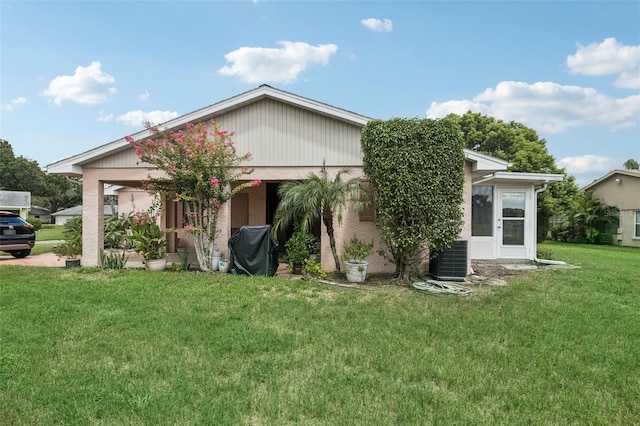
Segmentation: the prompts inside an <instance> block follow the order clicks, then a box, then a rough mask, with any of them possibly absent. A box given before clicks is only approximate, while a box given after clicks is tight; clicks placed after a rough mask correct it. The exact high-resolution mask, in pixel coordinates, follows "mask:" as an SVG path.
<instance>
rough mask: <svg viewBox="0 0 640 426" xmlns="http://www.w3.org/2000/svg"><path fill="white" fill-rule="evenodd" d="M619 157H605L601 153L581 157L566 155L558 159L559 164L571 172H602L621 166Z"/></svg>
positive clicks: (577, 173) (578, 173)
mask: <svg viewBox="0 0 640 426" xmlns="http://www.w3.org/2000/svg"><path fill="white" fill-rule="evenodd" d="M621 164H622V162H621V161H620V159H619V158H610V157H603V156H601V155H582V156H579V157H565V158H563V159H561V160H560V161H558V166H559V167H562V168H564V169H566V170H567V173H569V174H576V175H580V174H587V173H597V174H602V173H604V172H608V171H610V170H613V169H615V168H616V167H618V166H620V165H621Z"/></svg>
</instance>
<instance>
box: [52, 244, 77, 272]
mask: <svg viewBox="0 0 640 426" xmlns="http://www.w3.org/2000/svg"><path fill="white" fill-rule="evenodd" d="M53 252H54V253H55V254H56V255H57V256H58V257H65V258H66V260H65V266H66V267H67V268H74V267H78V266H80V259H79V258H78V256H79V255H80V254H81V253H82V245H80V244H78V243H77V242H75V241H73V240H64V241H62V242H61V243H60V244H58V245H57V246H55V247H54V248H53Z"/></svg>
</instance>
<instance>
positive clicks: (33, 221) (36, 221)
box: [27, 217, 42, 231]
mask: <svg viewBox="0 0 640 426" xmlns="http://www.w3.org/2000/svg"><path fill="white" fill-rule="evenodd" d="M27 223H30V224H32V225H33V229H34V230H36V231H39V230H41V229H42V221H41V220H40V219H38V218H35V217H30V218H29V219H27Z"/></svg>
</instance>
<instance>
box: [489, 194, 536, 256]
mask: <svg viewBox="0 0 640 426" xmlns="http://www.w3.org/2000/svg"><path fill="white" fill-rule="evenodd" d="M495 190H496V194H495V203H496V207H495V221H496V222H495V229H494V236H495V244H496V254H497V258H498V259H531V242H532V241H533V240H532V238H533V235H532V230H533V229H534V228H533V220H532V219H533V213H534V209H535V204H534V203H533V199H532V193H533V189H532V187H530V186H529V187H526V186H503V185H496V186H495ZM522 209H524V212H522Z"/></svg>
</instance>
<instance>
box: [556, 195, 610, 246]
mask: <svg viewBox="0 0 640 426" xmlns="http://www.w3.org/2000/svg"><path fill="white" fill-rule="evenodd" d="M617 222H618V214H617V209H616V208H615V207H611V206H609V205H607V204H606V203H605V202H604V201H602V200H601V199H599V198H597V197H594V196H593V193H592V192H591V191H587V192H582V193H581V194H580V196H579V197H578V200H577V202H576V204H575V206H573V208H572V209H571V210H570V211H569V214H568V215H567V217H566V219H565V221H564V222H563V223H562V225H560V227H559V230H557V231H556V233H557V234H558V236H559V237H560V239H561V240H563V241H570V242H577V243H587V244H598V243H601V244H602V243H604V244H610V243H611V233H610V232H607V231H608V228H609V227H610V226H612V225H614V224H616V223H617Z"/></svg>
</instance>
